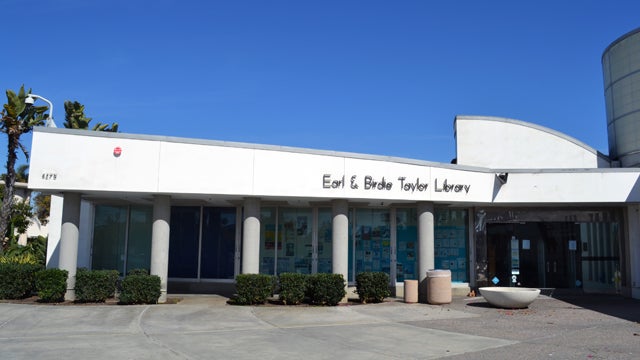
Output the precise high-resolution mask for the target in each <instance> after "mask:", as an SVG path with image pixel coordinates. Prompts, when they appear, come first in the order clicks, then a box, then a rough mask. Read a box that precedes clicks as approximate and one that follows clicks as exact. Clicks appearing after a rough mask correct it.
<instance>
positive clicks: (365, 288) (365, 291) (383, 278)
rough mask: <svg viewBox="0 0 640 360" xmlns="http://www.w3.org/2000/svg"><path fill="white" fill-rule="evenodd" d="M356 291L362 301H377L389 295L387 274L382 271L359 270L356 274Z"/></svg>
mask: <svg viewBox="0 0 640 360" xmlns="http://www.w3.org/2000/svg"><path fill="white" fill-rule="evenodd" d="M356 293H357V294H358V297H359V298H360V302H362V303H365V304H366V303H379V302H382V301H384V298H386V297H388V296H390V295H391V292H390V291H389V275H387V273H384V272H361V273H359V274H358V275H356Z"/></svg>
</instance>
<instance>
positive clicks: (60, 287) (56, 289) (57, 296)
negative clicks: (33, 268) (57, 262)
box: [36, 269, 69, 302]
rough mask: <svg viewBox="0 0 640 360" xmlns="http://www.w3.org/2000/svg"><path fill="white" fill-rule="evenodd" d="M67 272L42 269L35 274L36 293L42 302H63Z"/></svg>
mask: <svg viewBox="0 0 640 360" xmlns="http://www.w3.org/2000/svg"><path fill="white" fill-rule="evenodd" d="M68 276H69V272H68V271H67V270H61V269H44V270H40V271H38V272H37V273H36V291H38V297H39V298H40V300H41V301H44V302H61V301H64V294H65V293H66V292H67V277H68Z"/></svg>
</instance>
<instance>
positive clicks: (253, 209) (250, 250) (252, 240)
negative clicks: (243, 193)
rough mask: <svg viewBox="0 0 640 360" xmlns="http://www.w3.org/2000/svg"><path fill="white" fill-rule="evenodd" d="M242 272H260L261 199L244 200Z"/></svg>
mask: <svg viewBox="0 0 640 360" xmlns="http://www.w3.org/2000/svg"><path fill="white" fill-rule="evenodd" d="M242 226H243V231H242V273H243V274H259V273H260V199H256V198H247V199H245V200H244V220H243V222H242Z"/></svg>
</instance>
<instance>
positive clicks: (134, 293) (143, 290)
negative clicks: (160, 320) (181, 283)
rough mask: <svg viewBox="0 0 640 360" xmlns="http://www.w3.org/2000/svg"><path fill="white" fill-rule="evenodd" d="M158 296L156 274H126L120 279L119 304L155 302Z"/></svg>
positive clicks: (158, 288)
mask: <svg viewBox="0 0 640 360" xmlns="http://www.w3.org/2000/svg"><path fill="white" fill-rule="evenodd" d="M159 297H160V277H159V276H157V275H145V274H143V275H135V274H134V275H127V276H126V277H125V278H124V280H122V290H121V291H120V302H119V303H120V304H155V303H157V302H158V298H159Z"/></svg>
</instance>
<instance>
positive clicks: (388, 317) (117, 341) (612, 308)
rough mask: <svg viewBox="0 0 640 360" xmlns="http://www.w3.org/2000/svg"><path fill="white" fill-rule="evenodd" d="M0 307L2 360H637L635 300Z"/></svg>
mask: <svg viewBox="0 0 640 360" xmlns="http://www.w3.org/2000/svg"><path fill="white" fill-rule="evenodd" d="M174 296H180V297H181V298H182V299H183V300H182V301H181V302H180V303H178V304H173V305H151V306H143V305H140V306H117V305H81V306H74V305H20V304H9V303H2V304H0V358H1V359H109V360H112V359H119V360H120V359H279V360H281V359H336V358H342V359H435V358H441V357H450V358H452V359H543V358H544V359H553V358H555V359H594V358H601V359H638V358H640V325H639V323H638V321H640V302H639V301H637V300H630V299H623V298H620V297H614V296H586V295H583V296H581V297H575V298H569V299H565V300H559V299H554V298H550V297H545V296H540V297H539V298H538V299H537V300H536V301H535V302H534V303H533V304H532V305H531V307H530V308H529V309H523V310H501V309H495V308H492V307H489V306H488V305H487V303H486V302H485V301H484V300H483V299H482V298H481V297H478V298H474V299H468V298H455V299H454V302H453V303H452V304H448V305H444V306H434V305H425V304H404V303H402V302H401V301H399V300H391V301H387V302H385V303H382V304H370V305H346V306H338V307H308V306H301V307H285V306H246V307H245V306H231V305H227V304H226V300H227V299H226V298H223V297H220V296H207V295H197V296H187V295H185V296H182V295H174Z"/></svg>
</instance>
